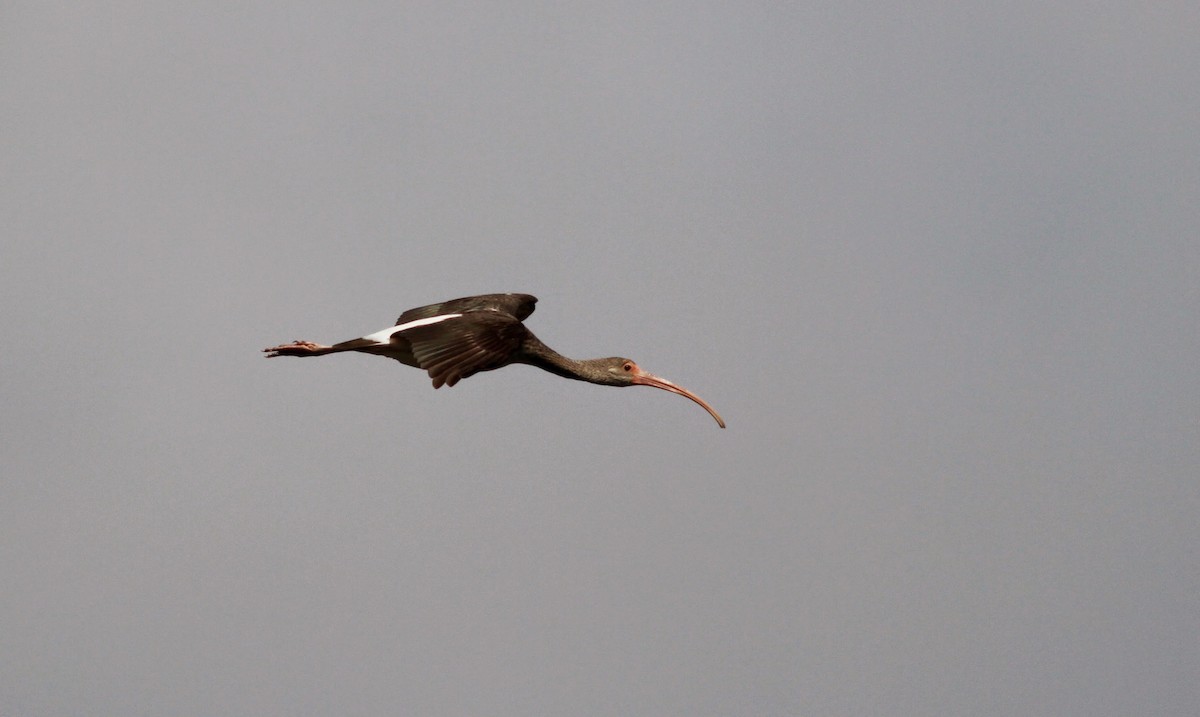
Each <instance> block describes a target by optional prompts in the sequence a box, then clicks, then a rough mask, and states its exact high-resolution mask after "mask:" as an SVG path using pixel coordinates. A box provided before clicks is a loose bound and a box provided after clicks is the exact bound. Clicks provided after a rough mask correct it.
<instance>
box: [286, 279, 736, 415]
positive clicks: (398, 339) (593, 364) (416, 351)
mask: <svg viewBox="0 0 1200 717" xmlns="http://www.w3.org/2000/svg"><path fill="white" fill-rule="evenodd" d="M535 303H537V298H536V297H533V296H530V295H529V294H483V295H481V296H466V297H463V298H461V299H452V300H451V301H443V302H442V303H440V304H430V305H429V306H421V307H418V308H416V309H409V310H408V311H405V312H404V313H403V314H401V315H400V318H399V319H398V320H397V321H396V325H395V326H392V327H390V328H387V329H384V330H382V331H376V332H375V333H373V334H368V335H367V336H364V337H362V338H359V339H351V340H349V341H343V342H342V343H340V344H334V345H333V346H322V345H321V344H314V343H312V342H311V341H295V342H293V343H290V344H282V345H280V346H274V347H272V348H269V349H263V351H264V352H266V354H267V358H273V357H275V356H324V355H325V354H332V353H340V352H342V351H358V352H360V353H367V354H375V355H377V356H387V357H388V358H393V359H396V360H397V361H399V362H400V363H402V364H405V365H407V366H414V367H416V368H421V369H425V370H426V371H427V372H429V377H430V378H431V379H433V387H434V388H441V387H442V386H453V385H454V384H456V383H458V382H459V381H460V380H461V379H464V378H467V377H468V376H473V375H475V374H477V373H479V372H480V371H491V370H493V369H497V368H500V367H502V366H507V365H508V364H511V363H524V364H529V365H531V366H537V367H538V368H543V369H545V370H547V371H549V372H550V373H553V374H556V375H558V376H563V377H565V378H573V379H577V380H580V381H587V382H589V383H598V384H600V385H602V386H654V387H655V388H661V389H663V390H665V391H670V392H671V393H677V394H679V395H680V396H687V397H688V398H690V399H692V400H693V401H695V402H696V403H698V404H700V405H701V406H702V407H704V410H706V411H708V412H709V413H710V414H712V417H713V418H715V419H717V425H719V426H720V427H721V428H724V427H725V421H723V420H722V419H721V416H720V415H718V414H717V412H716V411H715V410H713V407H712V406H710V405H708V404H707V403H706V402H705V401H704V400H703V399H702V398H700V397H699V396H697V395H696V394H694V393H692V392H691V391H688V390H687V389H685V388H683V387H682V386H676V385H675V384H673V383H671V382H670V381H668V380H666V379H665V378H659V377H658V376H655V375H653V374H650V373H647V372H645V371H643V370H642V369H641V368H640V367H639V366H638V365H637V364H636V363H634V362H633V361H630V360H629V359H627V358H617V357H614V358H598V359H588V360H586V361H576V360H575V359H570V358H567V357H566V356H563V355H562V354H560V353H558V352H557V351H555V350H554V349H552V348H550V347H549V346H547V345H546V344H544V343H542V342H541V341H539V340H538V338H537V337H536V336H534V335H533V332H532V331H530V330H529V329H527V328H525V324H523V323H521V322H522V321H524V320H525V319H527V318H529V315H530V314H532V313H533V305H534V304H535Z"/></svg>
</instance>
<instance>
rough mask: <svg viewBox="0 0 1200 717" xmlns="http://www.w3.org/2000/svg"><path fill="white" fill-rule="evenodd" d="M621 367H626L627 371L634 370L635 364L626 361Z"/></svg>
mask: <svg viewBox="0 0 1200 717" xmlns="http://www.w3.org/2000/svg"><path fill="white" fill-rule="evenodd" d="M621 368H623V369H625V370H626V371H632V370H633V364H632V363H630V362H628V361H626V362H625V365H624V366H622V367H621Z"/></svg>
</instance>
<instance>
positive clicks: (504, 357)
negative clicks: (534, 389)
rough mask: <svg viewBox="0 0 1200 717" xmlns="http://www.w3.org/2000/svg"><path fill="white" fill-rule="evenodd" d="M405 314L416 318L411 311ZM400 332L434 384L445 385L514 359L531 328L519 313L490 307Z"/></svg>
mask: <svg viewBox="0 0 1200 717" xmlns="http://www.w3.org/2000/svg"><path fill="white" fill-rule="evenodd" d="M401 318H402V319H406V320H407V321H411V320H413V319H411V318H407V314H406V316H404V317H401ZM399 333H400V334H401V335H402V336H403V338H405V339H407V340H408V342H409V343H411V344H412V354H413V357H414V358H415V359H416V361H417V364H418V365H420V367H421V368H423V369H425V371H426V372H428V373H429V378H430V379H432V380H433V387H434V388H441V387H442V386H453V385H454V384H456V383H458V382H459V381H460V380H462V379H464V378H467V377H469V376H473V375H474V374H476V373H479V372H480V371H490V370H492V369H496V368H500V367H501V366H504V365H506V364H508V363H510V362H511V361H512V358H513V354H514V353H515V352H516V351H517V350H518V349H520V347H521V343H522V342H523V341H524V339H525V335H526V333H527V331H526V329H525V326H524V325H523V324H522V323H521V322H520V320H519V319H517V318H516V317H514V316H512V315H509V314H506V313H502V312H498V311H492V310H486V311H473V312H468V313H464V314H463V315H462V316H458V317H455V318H452V319H447V320H445V321H439V322H438V323H436V324H427V325H424V326H415V327H413V328H411V329H405V330H404V331H402V332H399Z"/></svg>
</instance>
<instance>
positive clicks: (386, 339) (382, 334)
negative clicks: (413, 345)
mask: <svg viewBox="0 0 1200 717" xmlns="http://www.w3.org/2000/svg"><path fill="white" fill-rule="evenodd" d="M459 316H462V314H442V315H441V316H430V317H428V318H424V319H417V320H416V321H409V322H408V323H407V324H400V325H399V326H389V327H388V328H386V329H384V330H382V331H376V332H375V333H373V334H367V335H366V336H364V337H363V338H364V339H366V340H368V341H374V342H375V343H377V344H389V343H391V342H392V336H393V335H395V334H397V333H399V332H401V331H404V330H406V329H415V328H416V327H418V326H428V325H430V324H436V323H438V322H439V321H445V320H446V319H456V318H458V317H459Z"/></svg>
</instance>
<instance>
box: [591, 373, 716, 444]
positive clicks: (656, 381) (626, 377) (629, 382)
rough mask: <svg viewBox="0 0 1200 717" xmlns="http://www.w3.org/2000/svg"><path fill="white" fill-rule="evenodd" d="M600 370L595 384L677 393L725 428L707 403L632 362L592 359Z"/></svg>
mask: <svg viewBox="0 0 1200 717" xmlns="http://www.w3.org/2000/svg"><path fill="white" fill-rule="evenodd" d="M592 363H594V364H596V365H597V367H598V368H600V369H601V372H600V373H601V376H602V377H603V378H602V379H601V380H599V381H597V383H603V384H604V385H606V386H653V387H655V388H661V389H662V390H664V391H670V392H671V393H677V394H679V395H680V396H686V397H687V398H690V399H692V400H693V401H695V402H696V403H698V404H700V406H701V407H702V408H704V410H705V411H708V412H709V414H710V415H711V416H712V417H713V418H715V419H716V421H717V425H719V426H720V427H721V428H724V427H725V421H724V420H723V419H722V418H721V416H720V414H718V413H717V412H716V411H715V410H713V407H712V406H710V405H708V403H707V402H706V401H705V400H704V399H702V398H700V397H699V396H697V395H696V394H694V393H692V392H691V391H689V390H687V389H686V388H684V387H682V386H676V385H675V384H673V383H671V382H670V381H668V380H667V379H665V378H660V377H658V376H655V375H654V374H652V373H649V372H647V371H644V370H642V368H641V367H640V366H638V365H637V363H635V362H634V361H633V360H631V359H627V358H621V357H620V356H614V357H612V358H605V359H594V360H593V362H592Z"/></svg>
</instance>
